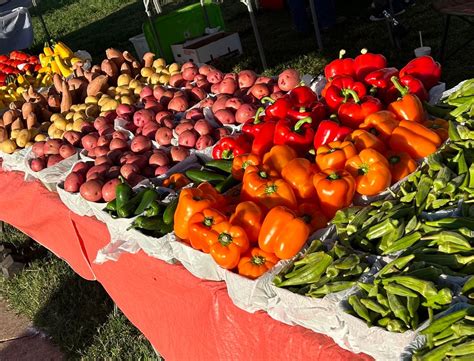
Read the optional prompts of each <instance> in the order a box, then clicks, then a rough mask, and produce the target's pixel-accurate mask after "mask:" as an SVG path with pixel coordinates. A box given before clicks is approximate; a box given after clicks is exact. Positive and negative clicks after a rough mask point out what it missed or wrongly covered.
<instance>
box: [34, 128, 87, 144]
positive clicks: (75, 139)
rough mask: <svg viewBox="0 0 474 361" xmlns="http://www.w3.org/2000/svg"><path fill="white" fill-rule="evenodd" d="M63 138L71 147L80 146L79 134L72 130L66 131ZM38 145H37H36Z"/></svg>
mask: <svg viewBox="0 0 474 361" xmlns="http://www.w3.org/2000/svg"><path fill="white" fill-rule="evenodd" d="M63 138H64V139H66V141H67V142H68V143H69V144H71V145H73V146H75V147H76V146H78V145H79V144H81V133H79V132H75V131H73V130H68V131H67V132H64V134H63ZM36 144H38V143H36Z"/></svg>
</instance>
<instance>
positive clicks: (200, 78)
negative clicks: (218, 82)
mask: <svg viewBox="0 0 474 361" xmlns="http://www.w3.org/2000/svg"><path fill="white" fill-rule="evenodd" d="M199 80H206V81H207V77H206V76H205V75H203V74H198V75H196V76H195V77H194V81H195V82H197V81H199Z"/></svg>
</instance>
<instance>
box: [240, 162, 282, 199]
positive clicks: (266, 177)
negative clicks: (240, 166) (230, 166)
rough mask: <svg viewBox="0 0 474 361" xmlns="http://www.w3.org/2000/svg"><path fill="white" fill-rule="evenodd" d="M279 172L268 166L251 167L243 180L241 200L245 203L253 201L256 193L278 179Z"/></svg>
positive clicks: (248, 167) (247, 169)
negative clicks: (263, 186)
mask: <svg viewBox="0 0 474 361" xmlns="http://www.w3.org/2000/svg"><path fill="white" fill-rule="evenodd" d="M279 177H280V175H279V174H278V172H277V171H276V170H274V169H272V168H270V167H269V166H267V165H262V164H261V165H259V166H255V165H249V166H247V168H245V172H244V177H243V179H242V191H241V195H240V198H241V199H242V200H244V201H246V200H251V199H252V197H253V195H254V193H255V191H256V190H257V189H258V188H259V187H260V186H262V185H264V184H266V183H267V182H268V181H270V180H275V179H278V178H279Z"/></svg>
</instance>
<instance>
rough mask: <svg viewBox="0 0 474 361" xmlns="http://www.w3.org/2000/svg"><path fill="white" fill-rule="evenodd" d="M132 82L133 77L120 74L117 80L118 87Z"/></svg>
mask: <svg viewBox="0 0 474 361" xmlns="http://www.w3.org/2000/svg"><path fill="white" fill-rule="evenodd" d="M131 80H132V77H131V76H130V75H128V74H120V76H119V77H118V78H117V85H118V86H125V85H128V84H129V83H130V81H131Z"/></svg>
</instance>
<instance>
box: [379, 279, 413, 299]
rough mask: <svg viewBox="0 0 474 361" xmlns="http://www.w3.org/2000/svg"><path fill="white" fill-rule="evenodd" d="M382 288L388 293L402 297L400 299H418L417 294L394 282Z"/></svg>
mask: <svg viewBox="0 0 474 361" xmlns="http://www.w3.org/2000/svg"><path fill="white" fill-rule="evenodd" d="M384 288H385V290H386V291H387V292H390V293H392V294H394V295H397V296H402V297H411V298H415V297H418V294H416V293H415V292H413V291H412V290H410V289H409V288H406V287H404V286H402V285H399V284H397V283H395V282H390V283H387V284H385V285H384Z"/></svg>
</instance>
